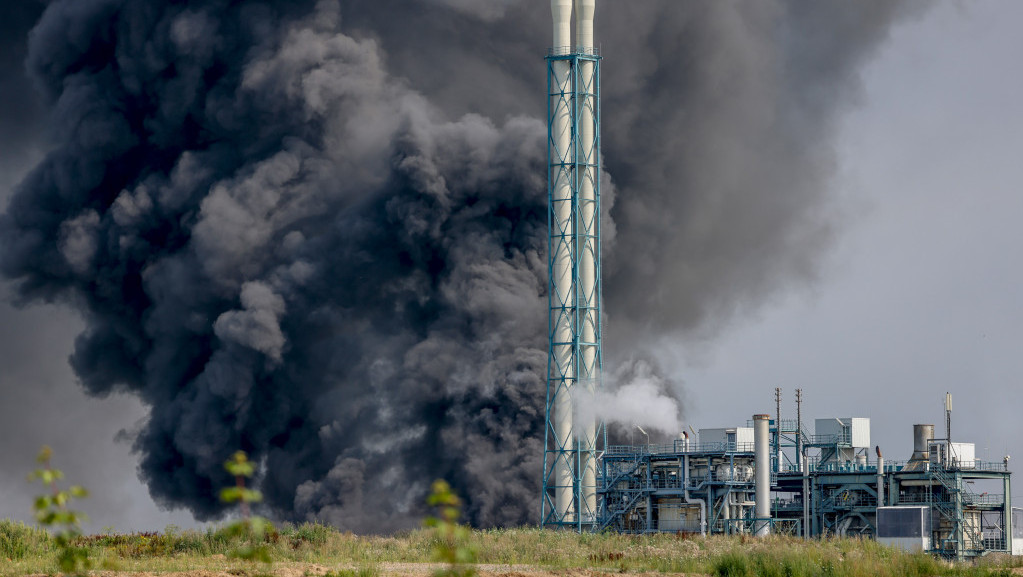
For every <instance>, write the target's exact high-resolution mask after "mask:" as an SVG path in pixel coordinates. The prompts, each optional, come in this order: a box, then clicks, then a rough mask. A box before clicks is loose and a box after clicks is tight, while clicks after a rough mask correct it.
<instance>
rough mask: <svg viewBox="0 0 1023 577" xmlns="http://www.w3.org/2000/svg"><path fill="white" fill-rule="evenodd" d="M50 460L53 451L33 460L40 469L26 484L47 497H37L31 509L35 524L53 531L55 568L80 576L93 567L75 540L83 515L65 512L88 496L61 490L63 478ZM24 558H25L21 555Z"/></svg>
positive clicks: (75, 487) (74, 488) (78, 490)
mask: <svg viewBox="0 0 1023 577" xmlns="http://www.w3.org/2000/svg"><path fill="white" fill-rule="evenodd" d="M52 458H53V450H52V449H50V448H49V447H43V449H42V451H40V452H39V456H38V457H36V462H38V463H39V464H40V465H41V467H40V468H39V469H36V470H35V471H33V472H32V473H31V474H30V475H29V476H28V480H29V481H39V482H40V483H42V485H43V487H45V488H46V489H47V490H48V491H49V494H46V495H40V496H38V497H36V500H35V502H34V503H33V504H32V508H33V509H34V510H35V515H36V521H38V522H39V524H40V525H42V526H44V527H49V528H50V530H51V531H53V545H54V546H55V547H56V550H57V552H58V553H57V559H56V561H57V566H58V567H60V570H61V571H63V572H64V573H74V574H83V573H84V572H85V571H87V570H88V569H90V568H91V567H92V560H90V559H89V550H88V549H87V548H85V547H82V546H80V545H79V544H78V543H77V541H76V540H77V538H78V537H79V536H81V534H82V528H81V527H82V521H84V520H85V519H86V517H85V515H84V514H82V513H79V512H77V511H74V510H72V509H69V508H68V505H69V504H70V503H71V500H72V499H80V498H82V497H85V496H87V495H88V492H87V491H86V490H85V489H83V488H82V487H79V486H78V485H72V486H71V487H70V488H68V489H67V490H63V491H62V490H61V489H60V488H59V487H58V486H57V481H59V480H61V479H63V478H64V473H63V472H61V471H60V469H54V468H53V466H52V464H51V463H50V459H52ZM22 556H24V555H22Z"/></svg>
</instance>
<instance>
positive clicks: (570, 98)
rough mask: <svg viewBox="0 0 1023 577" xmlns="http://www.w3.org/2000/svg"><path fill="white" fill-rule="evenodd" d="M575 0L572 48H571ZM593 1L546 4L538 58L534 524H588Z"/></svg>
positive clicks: (596, 112) (596, 132)
mask: <svg viewBox="0 0 1023 577" xmlns="http://www.w3.org/2000/svg"><path fill="white" fill-rule="evenodd" d="M573 3H574V5H575V15H576V45H575V46H574V47H573V46H572V45H571V24H572V9H573ZM595 3H596V0H574V2H573V0H552V1H551V11H552V15H553V17H554V46H553V48H552V49H551V50H550V52H549V54H548V55H547V95H548V99H547V127H548V136H547V155H548V175H547V183H548V184H547V193H548V207H549V208H548V227H549V231H550V238H549V244H548V274H549V276H550V282H549V285H548V306H549V317H548V337H549V356H548V361H547V365H548V366H547V410H546V419H547V420H546V427H545V438H544V476H543V495H542V498H541V505H540V523H541V525H542V526H544V527H571V528H574V529H576V530H579V531H582V530H583V529H585V528H594V527H596V524H597V520H598V513H599V506H598V499H597V460H598V458H599V456H600V453H601V451H603V448H604V444H605V437H606V434H605V431H604V427H603V425H602V424H599V423H598V420H597V418H596V415H595V406H594V405H595V403H594V393H595V392H596V390H597V389H598V388H599V387H600V383H601V366H602V361H601V350H600V342H601V313H602V310H601V305H602V302H601V301H602V299H601V276H600V174H601V170H600V56H599V55H598V53H597V50H596V49H595V48H594V46H593V14H594V10H595V6H594V5H595Z"/></svg>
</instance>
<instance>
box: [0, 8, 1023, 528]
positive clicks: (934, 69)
mask: <svg viewBox="0 0 1023 577" xmlns="http://www.w3.org/2000/svg"><path fill="white" fill-rule="evenodd" d="M598 16H599V15H598ZM1021 16H1023V6H1020V5H1019V4H1018V3H1015V2H1011V1H1009V0H1000V1H994V0H991V1H983V2H974V3H969V4H960V3H953V2H940V3H936V5H935V6H934V7H933V8H932V9H930V10H928V11H926V12H924V13H922V14H921V15H920V16H919V17H916V18H914V19H910V20H907V21H905V22H903V23H901V24H898V25H896V26H895V28H894V29H893V31H892V33H891V37H890V38H889V39H888V41H887V42H886V43H884V44H882V45H881V48H880V50H878V51H877V52H876V53H875V55H874V58H872V59H871V60H870V61H869V62H868V63H867V64H866V65H865V66H864V67H863V68H862V71H861V74H862V81H863V87H862V90H861V91H860V93H859V94H855V95H853V99H854V101H855V103H856V105H855V106H854V107H852V108H850V109H848V110H847V111H846V112H845V113H844V114H843V115H842V116H841V117H840V129H839V131H838V137H837V140H836V143H837V144H836V146H837V153H838V154H837V159H836V161H837V165H836V170H835V172H834V174H833V175H832V176H831V177H830V179H829V180H828V182H827V184H828V186H829V191H828V194H829V195H830V196H831V197H833V198H834V199H836V200H837V201H838V205H837V206H840V207H841V208H842V210H843V211H844V212H845V217H846V222H845V225H844V227H843V229H842V230H841V231H840V232H839V234H838V235H837V237H836V241H835V244H834V245H833V247H832V248H831V249H830V250H828V251H827V253H826V254H825V255H824V257H823V261H822V264H821V266H820V270H819V271H818V273H817V274H816V275H813V278H812V279H811V280H807V281H805V282H803V283H801V284H799V285H798V286H796V287H795V288H789V289H786V290H784V291H780V292H778V293H776V294H774V295H773V296H772V298H771V300H769V301H768V302H767V303H766V304H764V305H762V306H759V307H755V308H750V309H749V310H746V309H744V310H743V311H741V314H736V315H734V316H731V317H730V318H729V321H728V323H727V325H726V326H725V327H724V328H723V329H722V330H720V331H717V332H715V334H714V335H713V336H712V337H707V338H704V337H693V336H688V337H682V338H678V339H670V338H664V339H662V340H661V341H660V342H659V343H658V344H657V345H655V346H656V349H655V351H654V353H655V356H656V357H657V358H658V360H659V361H660V363H661V365H662V367H663V368H664V369H665V370H666V372H667V373H668V376H669V377H670V378H672V379H675V380H677V381H681V382H684V384H685V393H684V398H683V400H684V403H685V404H684V420H685V421H686V423H687V424H692V425H693V426H694V427H696V428H700V427H718V426H730V425H735V424H743V423H745V421H746V419H748V418H750V416H751V415H752V414H754V413H759V412H773V406H774V403H773V391H774V387H781V388H782V389H783V395H784V401H783V409H782V410H783V415H782V416H783V418H791V417H792V416H794V407H793V401H792V399H793V389H794V388H796V387H801V388H802V389H803V391H804V399H805V403H804V415H807V416H809V417H810V418H814V417H833V416H835V417H847V416H854V417H859V416H864V417H870V418H871V422H872V442H874V443H876V444H880V445H881V446H882V448H883V449H884V451H885V455H886V456H887V457H888V458H890V459H895V460H901V459H905V458H908V456H909V454H910V452H911V449H912V437H911V434H912V428H911V426H912V424H914V423H934V424H935V425H939V429H940V425H941V422H942V402H943V398H944V393H945V392H946V391H949V392H951V393H952V395H953V402H954V411H953V425H952V427H953V437H955V438H956V439H957V440H964V441H969V442H975V443H976V445H977V452H978V455H979V456H980V458H982V459H984V460H996V461H997V460H1001V458H1002V456H1004V455H1006V454H1010V455H1019V458H1020V459H1023V434H1021V433H1023V426H1021V425H1020V424H1019V420H1018V418H1017V415H1018V412H1019V410H1020V408H1023V392H1021V391H1023V389H1021V388H1020V387H1019V386H1017V384H1016V383H1015V379H1017V378H1018V375H1020V374H1021V369H1023V357H1021V356H1020V355H1019V354H1018V353H1017V351H1019V350H1020V345H1023V304H1021V301H1020V297H1019V295H1020V294H1021V293H1023V291H1021V290H1020V289H1021V288H1023V287H1021V286H1020V285H1023V274H1021V273H1019V272H1017V271H1016V270H1015V267H1013V264H1015V261H1016V260H1017V259H1014V258H1013V257H1014V256H1015V254H1014V253H1015V247H1018V246H1021V245H1023V229H1021V228H1020V227H1018V226H1014V225H1016V223H1018V222H1020V220H1021V219H1020V217H1021V216H1023V195H1020V194H1019V193H1018V191H1017V187H1018V185H1017V183H1019V182H1023V178H1020V177H1023V163H1020V162H1019V161H1018V158H1019V151H1021V150H1023V114H1021V113H1020V112H1021V111H1020V110H1019V108H1020V107H1021V106H1023V98H1021V97H1023V78H1020V76H1019V75H1018V74H1014V73H1013V71H1014V70H1016V62H1015V57H1016V56H1017V55H1018V54H1020V53H1023V46H1020V45H1021V44H1023V39H1021V38H1020V37H1019V35H1018V33H1017V31H1016V30H1014V26H1013V23H1014V22H1018V21H1019V18H1020V17H1021ZM8 54H10V53H9V52H8ZM4 88H5V90H4V91H2V92H0V93H2V94H4V95H5V98H12V96H10V94H9V91H8V87H4ZM20 98H21V99H20V100H19V104H20V105H21V106H23V107H24V109H23V110H24V112H23V113H22V114H20V115H19V117H20V118H21V120H22V122H19V123H13V122H10V121H7V122H5V123H4V124H3V125H2V127H3V130H4V132H5V133H8V134H18V135H19V136H20V135H22V134H25V133H28V134H31V131H32V128H33V124H32V119H33V118H38V117H39V116H40V115H41V114H42V113H41V111H39V110H38V109H34V108H33V106H34V105H33V102H32V99H31V98H25V97H23V96H21V97H20ZM19 110H21V109H19ZM35 126H37V127H38V126H39V125H38V124H36V125H35ZM15 141H16V142H18V146H17V147H14V146H10V145H8V146H5V147H2V148H0V194H2V198H4V199H6V198H7V196H8V195H9V188H10V187H11V185H12V184H13V183H15V182H17V181H19V180H20V179H21V177H22V176H23V175H24V173H25V171H26V170H27V169H28V168H30V167H31V165H33V164H34V163H35V162H37V161H38V160H39V159H40V158H41V157H42V155H43V153H44V151H43V150H41V147H42V146H43V145H42V144H41V143H42V142H43V139H42V138H39V139H33V138H31V137H28V138H18V139H14V138H12V139H10V140H9V142H15ZM3 292H4V296H5V298H4V301H5V302H4V304H2V305H0V363H2V365H0V366H4V367H9V369H6V370H5V371H4V372H3V374H2V375H0V384H2V388H0V390H2V391H3V395H4V398H3V399H2V403H3V406H4V409H3V414H12V413H9V411H26V412H28V413H30V414H31V416H32V418H31V419H27V420H26V419H18V420H11V419H5V420H3V421H2V422H0V439H3V441H0V451H2V455H3V456H2V459H3V461H2V462H3V463H4V467H3V470H2V471H0V516H5V517H13V518H18V519H27V518H29V516H30V512H29V507H30V500H29V499H30V495H32V494H34V493H35V489H34V488H32V487H30V486H28V485H27V483H26V482H25V480H24V476H25V474H26V473H27V472H28V471H29V470H30V469H31V468H32V466H33V463H32V458H33V456H34V454H35V452H36V451H37V450H38V448H39V446H41V445H43V444H49V445H52V446H53V447H54V449H55V452H56V455H55V461H56V464H57V465H58V466H59V467H61V468H63V469H64V470H65V471H66V473H67V475H68V478H69V479H71V480H74V481H75V482H78V483H80V484H83V485H85V486H87V487H89V488H90V489H92V496H91V497H90V499H89V500H88V501H86V502H83V504H82V507H81V508H82V509H83V510H85V511H86V512H87V513H88V514H89V515H90V517H91V519H92V521H91V524H90V525H89V528H91V529H92V530H99V529H100V528H102V527H107V526H113V527H116V528H117V529H119V530H141V529H154V528H155V529H158V528H163V527H164V526H165V525H167V524H176V525H179V526H186V527H187V526H194V525H195V524H196V522H195V521H194V520H193V519H192V517H191V515H189V514H187V513H185V512H182V511H176V512H167V511H163V510H161V508H160V507H159V506H158V505H157V504H155V503H154V502H153V500H152V499H151V498H150V497H149V496H148V494H147V490H146V488H145V487H144V486H143V485H142V484H141V483H140V482H139V480H138V478H137V476H136V467H137V463H138V456H137V455H136V454H133V453H132V450H131V447H132V445H131V441H130V440H125V439H126V438H129V437H131V436H132V434H133V431H135V430H137V429H138V428H139V427H141V426H142V422H143V420H144V419H145V417H146V409H145V407H144V406H143V405H142V404H141V403H140V402H139V401H138V400H137V399H136V398H134V397H131V396H127V395H122V394H119V393H117V392H114V393H111V394H109V395H108V396H107V397H106V398H100V399H97V398H91V397H87V396H86V395H85V394H84V393H83V392H82V389H81V387H80V386H79V385H78V384H77V383H76V377H75V376H74V374H73V373H72V371H71V369H70V367H69V366H68V364H67V359H68V357H69V355H70V354H71V353H72V349H73V346H74V339H75V337H76V335H78V333H79V332H80V331H81V330H82V327H83V326H84V325H83V322H82V320H81V319H80V318H79V317H78V315H77V313H75V312H74V311H72V310H70V309H69V308H68V307H67V306H66V305H51V306H39V305H34V306H30V307H27V308H26V307H17V306H14V305H12V304H9V303H8V302H7V301H9V300H10V299H9V298H8V297H9V295H10V293H11V291H10V290H9V289H8V288H7V287H5V289H4V291H3ZM609 330H611V331H613V330H614V327H613V326H612V327H610V328H609ZM737 398H740V399H742V401H740V402H736V399H737ZM786 412H787V413H786ZM15 423H16V426H15ZM1014 493H1016V497H1015V498H1017V499H1023V485H1020V488H1016V489H1015V490H1014ZM1020 502H1023V501H1020Z"/></svg>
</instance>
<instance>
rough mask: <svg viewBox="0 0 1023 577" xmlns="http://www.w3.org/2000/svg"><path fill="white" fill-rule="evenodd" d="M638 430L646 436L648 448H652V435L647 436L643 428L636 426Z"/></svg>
mask: <svg viewBox="0 0 1023 577" xmlns="http://www.w3.org/2000/svg"><path fill="white" fill-rule="evenodd" d="M636 428H637V429H639V432H640V433H643V434H644V435H646V444H647V447H649V446H650V435H647V434H646V431H644V430H643V427H640V426H639V425H636Z"/></svg>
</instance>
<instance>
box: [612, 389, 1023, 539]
mask: <svg viewBox="0 0 1023 577" xmlns="http://www.w3.org/2000/svg"><path fill="white" fill-rule="evenodd" d="M797 399H798V397H797ZM800 400H801V399H799V400H797V411H796V414H797V418H796V419H781V418H779V417H778V415H777V414H776V415H775V416H774V417H773V418H772V416H770V415H766V414H758V415H753V418H752V420H751V421H749V422H747V423H746V424H745V426H736V427H730V428H718V429H700V430H699V433H698V434H697V435H696V438H693V437H690V435H689V434H688V433H683V434H682V435H681V438H679V439H677V440H674V441H673V442H671V443H668V444H650V445H642V446H608V447H607V448H606V450H605V451H604V452H603V453H602V455H601V458H600V463H601V470H600V472H601V474H600V475H599V478H600V491H599V493H600V496H601V505H602V508H601V514H600V516H599V520H598V522H597V523H596V524H595V525H594V526H593V529H594V530H607V529H610V530H615V531H620V532H624V533H650V532H666V531H668V532H686V533H699V534H704V535H706V534H735V533H743V534H751V535H766V534H769V533H783V534H786V535H793V536H801V537H806V538H814V537H827V536H843V537H844V536H863V537H872V538H876V539H877V540H879V541H881V542H884V543H887V544H891V545H895V546H898V547H900V548H903V549H907V550H913V551H929V552H933V553H936V554H940V555H942V556H945V557H949V558H955V559H965V558H972V557H977V556H982V555H985V554H988V553H992V552H1001V553H1012V554H1016V555H1019V554H1023V509H1019V508H1013V507H1012V498H1011V496H1012V490H1011V485H1010V472H1009V467H1008V465H1009V459H1008V457H1005V458H1003V459H1002V460H1000V461H997V462H985V461H982V460H979V459H977V458H976V448H975V445H974V444H973V443H966V442H958V441H953V440H952V439H951V435H950V427H947V428H946V431H945V434H943V435H936V433H935V427H934V425H930V424H917V425H913V427H912V435H913V447H914V449H913V453H912V455H909V456H908V458H904V459H903V460H886V459H885V458H884V456H883V453H882V451H881V450H880V448H879V447H877V446H874V447H873V450H871V440H870V419H869V418H857V417H853V418H848V417H843V418H824V419H820V418H819V419H815V420H814V421H813V423H812V428H811V427H810V423H808V422H804V421H803V419H802V415H801V410H800V409H799V405H800ZM950 417H951V397H947V398H946V424H947V425H949V424H950V422H951V418H950ZM909 432H910V431H909V430H908V427H907V435H908V434H909Z"/></svg>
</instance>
